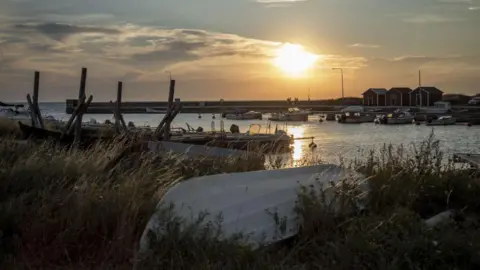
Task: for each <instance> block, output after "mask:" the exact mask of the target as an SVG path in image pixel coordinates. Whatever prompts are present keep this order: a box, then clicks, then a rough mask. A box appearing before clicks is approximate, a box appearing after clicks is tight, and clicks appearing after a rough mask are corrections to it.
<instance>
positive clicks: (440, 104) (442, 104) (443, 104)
mask: <svg viewBox="0 0 480 270" xmlns="http://www.w3.org/2000/svg"><path fill="white" fill-rule="evenodd" d="M433 107H434V108H435V109H439V110H450V109H451V108H452V105H451V104H450V102H448V101H437V102H435V103H433Z"/></svg>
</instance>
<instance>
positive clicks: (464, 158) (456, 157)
mask: <svg viewBox="0 0 480 270" xmlns="http://www.w3.org/2000/svg"><path fill="white" fill-rule="evenodd" d="M453 161H454V162H455V163H467V164H470V166H472V167H477V168H480V154H469V153H455V154H453Z"/></svg>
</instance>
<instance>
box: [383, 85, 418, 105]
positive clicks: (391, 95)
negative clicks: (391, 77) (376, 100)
mask: <svg viewBox="0 0 480 270" xmlns="http://www.w3.org/2000/svg"><path fill="white" fill-rule="evenodd" d="M411 92H412V89H410V88H408V87H393V88H391V89H390V90H388V93H387V105H388V106H410V93H411Z"/></svg>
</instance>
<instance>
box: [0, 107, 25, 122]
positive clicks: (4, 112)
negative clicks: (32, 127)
mask: <svg viewBox="0 0 480 270" xmlns="http://www.w3.org/2000/svg"><path fill="white" fill-rule="evenodd" d="M2 105H3V106H2V107H0V117H1V118H6V119H9V120H13V121H28V120H31V119H32V118H31V116H30V112H29V111H28V110H25V109H23V105H8V104H5V103H3V104H2Z"/></svg>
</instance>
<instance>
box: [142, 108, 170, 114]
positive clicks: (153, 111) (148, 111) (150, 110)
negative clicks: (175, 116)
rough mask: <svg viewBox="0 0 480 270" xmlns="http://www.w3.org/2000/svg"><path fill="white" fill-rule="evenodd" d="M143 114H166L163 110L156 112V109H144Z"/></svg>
mask: <svg viewBox="0 0 480 270" xmlns="http://www.w3.org/2000/svg"><path fill="white" fill-rule="evenodd" d="M145 112H146V113H159V114H160V113H166V111H165V110H157V109H154V108H145Z"/></svg>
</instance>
